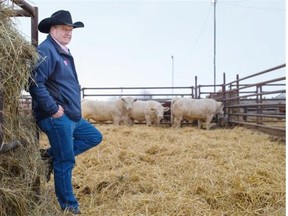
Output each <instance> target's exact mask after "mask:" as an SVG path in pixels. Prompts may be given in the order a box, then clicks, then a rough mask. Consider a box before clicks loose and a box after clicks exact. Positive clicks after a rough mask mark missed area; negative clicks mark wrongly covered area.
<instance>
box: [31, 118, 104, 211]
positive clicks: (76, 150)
mask: <svg viewBox="0 0 288 216" xmlns="http://www.w3.org/2000/svg"><path fill="white" fill-rule="evenodd" d="M37 124H38V126H39V128H40V129H41V130H42V131H43V132H45V133H46V134H47V137H48V139H49V143H50V146H51V147H50V149H49V150H48V153H49V155H50V156H51V157H54V159H53V169H54V183H55V192H56V196H57V199H58V202H59V204H60V206H61V208H62V209H66V208H78V205H79V204H78V201H77V199H76V198H75V196H74V193H73V186H72V169H73V167H74V165H75V156H77V155H79V154H81V153H82V152H85V151H87V150H88V149H90V148H92V147H94V146H96V145H98V144H99V143H100V142H101V141H102V134H101V133H100V132H99V131H98V130H97V129H96V128H95V127H94V126H93V125H91V124H90V123H89V122H87V121H86V120H84V119H81V120H80V121H79V122H75V121H72V120H70V119H69V118H68V117H67V116H66V115H63V116H62V117H60V118H52V117H50V118H46V119H44V120H41V121H39V122H38V123H37Z"/></svg>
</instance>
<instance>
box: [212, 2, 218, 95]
mask: <svg viewBox="0 0 288 216" xmlns="http://www.w3.org/2000/svg"><path fill="white" fill-rule="evenodd" d="M216 1H217V0H212V3H213V4H214V92H216Z"/></svg>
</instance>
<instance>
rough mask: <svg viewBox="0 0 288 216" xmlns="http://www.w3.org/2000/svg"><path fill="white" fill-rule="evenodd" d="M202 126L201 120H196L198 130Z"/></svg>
mask: <svg viewBox="0 0 288 216" xmlns="http://www.w3.org/2000/svg"><path fill="white" fill-rule="evenodd" d="M202 126H203V122H202V120H198V128H199V129H201V128H202Z"/></svg>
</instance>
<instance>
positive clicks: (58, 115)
mask: <svg viewBox="0 0 288 216" xmlns="http://www.w3.org/2000/svg"><path fill="white" fill-rule="evenodd" d="M58 107H59V109H58V111H57V112H56V113H55V114H54V115H52V118H60V117H61V116H63V115H64V109H63V107H62V106H61V105H59V106H58Z"/></svg>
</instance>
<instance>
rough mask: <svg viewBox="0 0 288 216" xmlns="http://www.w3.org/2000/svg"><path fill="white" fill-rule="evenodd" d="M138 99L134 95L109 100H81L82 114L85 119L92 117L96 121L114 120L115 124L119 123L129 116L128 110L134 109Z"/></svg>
mask: <svg viewBox="0 0 288 216" xmlns="http://www.w3.org/2000/svg"><path fill="white" fill-rule="evenodd" d="M136 100H137V99H135V98H132V97H122V98H119V99H116V100H109V101H96V100H89V99H83V100H82V102H81V108H82V116H83V118H84V119H87V120H90V119H92V120H94V121H95V122H106V121H113V124H114V125H119V124H120V123H122V122H123V121H124V120H125V119H126V118H127V112H128V111H129V110H131V109H132V106H133V103H134V102H135V101H136Z"/></svg>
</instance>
